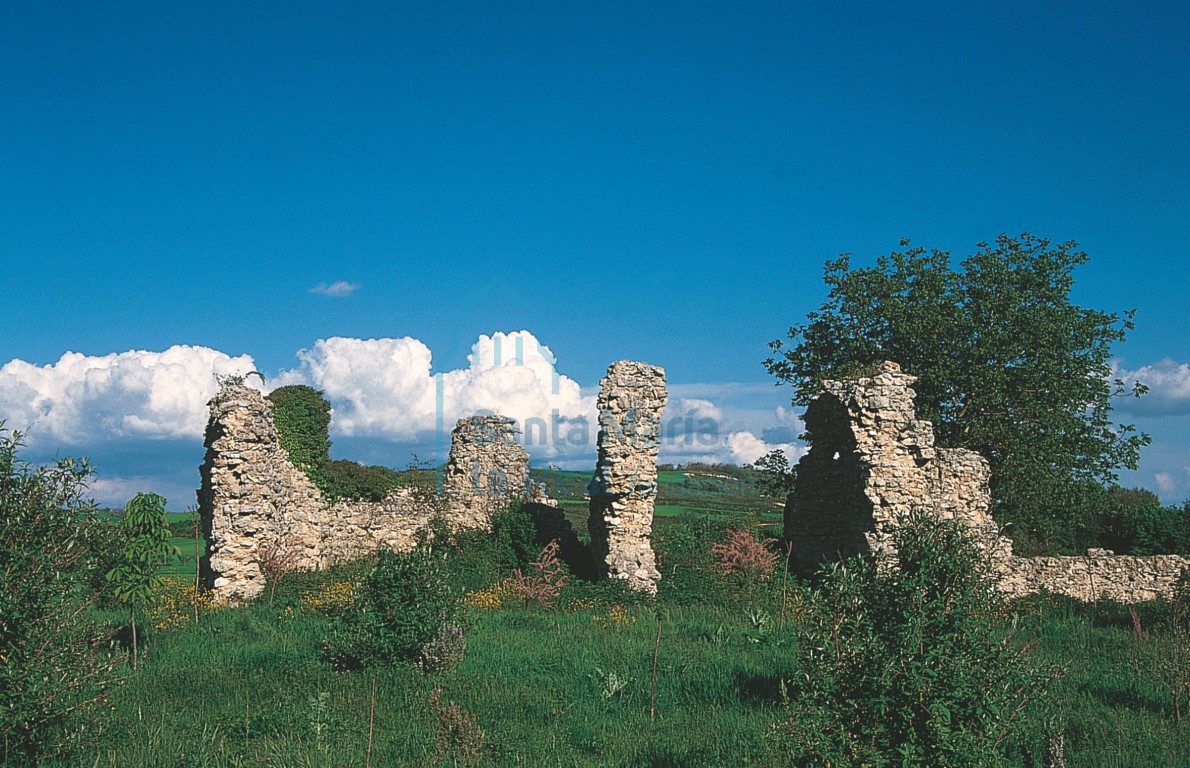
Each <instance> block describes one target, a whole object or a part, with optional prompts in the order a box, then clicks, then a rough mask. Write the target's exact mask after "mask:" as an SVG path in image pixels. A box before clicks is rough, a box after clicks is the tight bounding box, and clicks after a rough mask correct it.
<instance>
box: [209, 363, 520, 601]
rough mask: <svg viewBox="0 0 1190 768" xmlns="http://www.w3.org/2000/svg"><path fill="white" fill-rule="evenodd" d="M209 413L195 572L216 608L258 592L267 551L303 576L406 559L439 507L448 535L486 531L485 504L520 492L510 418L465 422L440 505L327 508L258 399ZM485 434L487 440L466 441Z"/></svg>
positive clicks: (393, 501) (405, 497)
mask: <svg viewBox="0 0 1190 768" xmlns="http://www.w3.org/2000/svg"><path fill="white" fill-rule="evenodd" d="M209 407H210V420H209V421H208V424H207V432H206V441H205V445H206V458H205V460H204V462H203V465H202V467H201V469H200V473H201V477H202V485H201V487H200V489H199V490H198V505H199V513H200V516H201V520H202V527H203V536H204V538H205V539H206V541H207V542H208V548H207V555H206V556H205V557H204V558H203V560H202V563H201V569H202V575H203V579H204V581H205V582H206V583H207V585H208V586H209V587H210V588H211V589H213V591H214V592H215V595H216V597H217V599H219V600H224V601H229V602H233V603H241V602H247V601H250V600H252V599H254V598H255V597H256V596H258V595H259V594H260V593H261V592H262V591H263V590H264V587H265V578H264V575H263V574H262V572H261V569H260V560H261V557H262V550H264V549H266V548H273V549H274V550H276V551H280V552H283V553H285V554H286V555H291V556H293V558H294V560H293V563H292V565H293V567H294V568H297V569H302V570H317V569H321V568H327V567H330V566H332V565H335V564H338V563H342V562H346V561H348V560H352V559H354V558H358V557H361V556H363V555H366V554H369V553H372V552H375V551H377V550H380V549H392V550H395V551H407V550H410V549H412V548H413V547H414V546H415V545H416V542H417V536H418V533H419V532H420V531H421V530H422V529H423V528H425V527H426V526H427V525H428V523H429V522H430V519H431V518H432V517H433V515H434V513H435V512H436V511H439V510H440V509H442V510H443V511H444V512H445V514H446V517H447V520H448V523H449V524H451V525H452V526H454V527H485V528H486V527H488V526H489V524H490V519H489V517H488V515H489V513H490V511H491V509H492V508H493V506H496V505H499V504H500V503H502V502H504V501H506V500H507V499H508V498H509V496H510V495H522V494H523V493H524V489H525V478H526V476H527V474H528V456H527V455H526V454H525V452H524V449H523V448H521V447H520V446H519V445H517V443H516V440H515V427H514V426H513V425H512V422H511V420H509V419H504V418H502V417H498V416H492V417H473V418H471V419H464V420H461V421H460V423H459V425H458V426H457V427H456V428H455V431H454V434H453V435H452V444H451V458H450V460H449V461H448V467H453V468H455V470H456V475H455V476H453V477H452V476H451V475H450V474H449V473H448V476H447V480H446V482H447V483H449V488H450V493H449V494H448V496H447V497H446V498H445V500H444V501H443V500H439V499H437V498H435V497H432V496H428V495H425V494H422V493H419V492H417V491H415V490H412V489H406V488H399V489H396V490H393V491H391V492H390V493H389V494H388V495H387V496H386V497H385V498H384V499H383V500H382V501H379V502H368V501H347V500H339V501H335V502H331V501H330V500H328V499H327V498H325V497H324V496H323V495H322V492H321V491H319V489H318V488H317V487H316V486H315V485H314V483H313V482H311V481H310V479H309V478H308V477H307V476H306V474H305V473H304V472H302V471H301V470H300V469H298V468H297V467H295V466H294V465H293V463H292V462H291V461H290V459H289V456H288V454H287V453H286V452H285V450H284V449H283V448H282V447H281V443H280V440H279V439H278V435H277V429H276V427H275V426H274V423H273V413H272V406H271V404H270V403H269V402H268V401H267V400H266V399H265V398H264V397H263V396H262V395H261V394H260V393H259V392H257V391H256V390H254V389H250V388H248V387H245V386H243V385H242V384H236V383H232V384H229V385H225V386H224V387H222V388H221V390H220V391H219V393H218V394H217V395H216V396H215V397H214V398H213V399H212V400H211V402H210V403H209ZM493 435H494V436H496V439H494V440H484V441H482V442H478V443H477V442H473V441H474V440H476V439H478V438H481V437H483V436H493ZM456 454H457V455H456ZM497 478H499V482H498V483H497V482H495V481H496V479H497ZM472 479H475V480H476V481H477V483H478V485H475V486H473V485H472V484H471V480H472ZM493 490H503V491H505V492H506V493H507V494H508V495H505V496H502V497H501V496H498V495H493V493H492V491H493Z"/></svg>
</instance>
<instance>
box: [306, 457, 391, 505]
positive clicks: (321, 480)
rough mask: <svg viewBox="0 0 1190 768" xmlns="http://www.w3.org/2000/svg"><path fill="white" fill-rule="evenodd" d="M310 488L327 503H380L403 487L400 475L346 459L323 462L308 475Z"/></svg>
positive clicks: (385, 468)
mask: <svg viewBox="0 0 1190 768" xmlns="http://www.w3.org/2000/svg"><path fill="white" fill-rule="evenodd" d="M311 479H312V480H313V481H314V484H315V485H317V486H318V489H319V490H321V491H322V493H323V494H324V495H325V496H327V497H328V498H330V499H357V500H361V501H381V500H383V499H384V497H385V496H387V495H388V493H389V491H391V490H393V489H394V488H400V487H401V486H403V485H404V484H405V481H404V478H403V476H402V475H401V473H400V472H398V471H396V470H395V469H389V468H388V467H379V466H368V465H364V464H359V463H356V462H354V461H348V460H346V459H330V460H327V461H324V462H323V463H322V464H321V465H319V466H318V467H317V469H316V470H315V471H314V472H313V474H312V475H311Z"/></svg>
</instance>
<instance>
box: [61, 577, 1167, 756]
mask: <svg viewBox="0 0 1190 768" xmlns="http://www.w3.org/2000/svg"><path fill="white" fill-rule="evenodd" d="M336 578H338V577H337V576H336V574H335V573H334V572H330V573H323V574H307V575H295V576H293V577H291V578H290V580H289V581H288V582H287V583H285V584H284V585H283V588H282V591H281V593H280V594H279V596H278V598H277V600H276V602H275V603H274V604H272V605H267V604H257V605H253V606H249V607H245V608H235V609H223V610H219V611H216V612H214V613H210V614H208V615H204V617H203V618H202V620H201V621H200V623H199V624H197V625H195V624H193V623H192V621H191V620H190V619H189V617H188V615H186V616H184V617H183V618H184V620H183V621H181V623H180V624H179V625H178V626H177V627H176V628H172V629H164V630H160V629H159V630H152V629H150V630H149V631H148V636H147V638H146V646H145V647H146V649H147V650H146V654H147V655H146V662H145V665H144V667H143V669H141V670H140V671H137V672H133V671H131V670H126V678H125V681H124V683H123V684H122V685H119V686H118V687H116V688H114V689H113V690H112V691H111V693H110V702H109V704H108V706H110V716H108V717H107V718H106V719H105V721H104V732H103V733H102V734H101V738H97V739H96V740H95V742H94V745H93V747H92V748H91V749H90V750H89V751H88V752H87V753H86V754H85V755H83V756H81V757H80V758H78V760H79V761H78V762H77V763H75V764H78V765H88V766H112V768H116V767H117V766H119V767H120V768H125V767H126V766H191V765H193V766H361V765H363V764H364V760H365V757H366V750H367V744H368V723H369V710H370V707H371V705H372V698H371V690H372V685H373V681H374V682H375V685H376V698H375V712H374V727H373V748H372V749H373V752H372V765H384V766H390V765H399V766H423V765H426V766H429V765H466V764H477V765H485V766H489V765H490V766H547V765H549V766H554V765H563V766H721V765H763V766H779V765H783V764H785V763H784V762H783V757H784V755H785V753H786V749H787V746H786V745H785V743H784V742H783V741H782V738H781V736H780V727H779V726H780V723H781V722H782V721H783V719H784V718H786V717H787V711H786V708H785V704H784V702H783V700H782V695H781V685H782V680H787V681H792V680H793V679H794V676H795V675H796V673H797V670H796V669H795V667H794V665H793V661H792V659H793V651H794V648H795V646H796V638H795V634H796V628H797V623H796V621H797V618H796V614H795V613H794V612H791V611H790V612H787V614H786V619H787V620H786V621H785V623H784V624H783V625H782V624H781V623H780V622H779V620H778V619H779V617H780V615H781V614H780V613H779V611H780V590H779V589H778V587H777V585H773V586H772V587H770V588H767V589H765V590H763V591H762V592H759V593H752V594H751V595H747V596H744V595H736V596H734V597H733V598H732V599H731V600H723V599H722V598H723V595H719V598H718V599H716V600H714V601H708V602H693V603H691V604H687V605H679V604H674V603H673V602H658V603H656V604H654V603H640V604H635V605H633V604H628V605H622V606H616V607H613V605H614V604H613V603H609V602H607V600H606V595H604V594H603V593H602V592H600V591H599V590H597V589H596V588H595V587H591V586H580V587H577V588H575V589H572V590H571V591H570V592H569V593H568V595H567V597H566V601H565V603H564V605H563V607H562V608H561V609H560V610H559V611H557V612H545V611H542V610H541V609H531V608H526V607H524V606H520V605H513V606H502V607H499V608H496V609H494V610H480V609H472V610H471V611H470V613H469V616H470V621H471V629H470V631H469V633H468V636H467V654H466V657H465V659H464V661H463V663H462V664H461V665H460V666H459V667H458V668H457V669H455V670H453V671H450V672H444V673H439V674H435V675H424V674H422V673H421V672H418V671H417V670H415V669H413V668H412V667H408V666H393V667H384V668H380V669H378V670H375V672H367V671H365V672H350V673H343V672H336V671H335V670H334V669H333V668H332V667H331V666H330V665H329V664H328V663H327V662H326V661H325V660H324V659H323V658H322V655H321V649H322V640H323V637H324V636H325V633H326V629H327V620H326V619H325V618H324V617H322V616H320V615H318V614H317V613H315V612H313V611H311V610H309V609H308V608H307V607H306V606H307V605H308V602H309V601H308V598H307V599H304V598H303V595H307V596H308V595H310V594H318V593H319V592H320V590H321V591H325V590H326V589H327V585H328V584H332V583H334V582H335V580H336ZM749 607H751V608H752V609H753V613H752V614H751V615H750V613H749ZM175 610H177V611H179V612H180V613H183V614H186V610H185V606H182V607H181V608H180V609H175ZM756 611H760V612H762V613H765V614H767V615H768V616H770V617H771V618H770V620H769V621H768V622H767V623H765V624H764V626H758V625H757V622H756V621H755V619H754V616H755V615H756ZM658 616H660V618H661V622H662V627H661V628H662V634H661V643H660V647H659V654H658V666H657V683H656V692H655V698H653V699H651V695H650V694H651V691H650V686H651V674H652V655H653V649H654V642H655V639H656V631H657V622H658ZM111 618H112V620H116V618H117V617H115V616H112V617H111ZM1014 620H1016V621H1019V622H1021V623H1022V624H1024V625H1026V626H1027V629H1026V634H1027V636H1028V639H1029V640H1030V641H1031V642H1034V643H1036V649H1035V653H1037V654H1038V655H1039V656H1040V657H1042V658H1044V659H1046V660H1049V661H1052V662H1055V663H1058V664H1061V665H1062V666H1063V667H1064V668H1065V670H1066V676H1065V677H1064V678H1063V679H1062V680H1060V681H1059V682H1058V683H1057V684H1056V686H1055V687H1054V689H1053V690H1052V691H1051V693H1050V696H1051V698H1052V700H1053V701H1055V702H1058V703H1059V706H1058V708H1057V710H1056V711H1057V712H1058V715H1057V717H1058V718H1059V722H1057V723H1055V724H1052V727H1054V728H1059V729H1060V730H1061V731H1062V732H1063V733H1064V734H1065V750H1066V759H1067V760H1068V764H1069V765H1077V766H1176V765H1185V764H1186V763H1185V762H1184V759H1185V758H1184V745H1185V744H1186V743H1187V737H1188V735H1190V733H1188V726H1187V725H1186V724H1182V725H1180V726H1179V725H1178V724H1176V723H1175V722H1174V718H1173V710H1172V705H1171V703H1170V701H1169V698H1168V696H1166V695H1165V694H1164V693H1163V690H1162V689H1161V688H1160V687H1159V686H1158V685H1156V684H1155V681H1154V679H1153V678H1152V676H1151V675H1150V674H1147V673H1146V672H1145V670H1143V669H1142V668H1140V667H1138V665H1137V663H1136V661H1135V656H1134V638H1133V635H1132V631H1131V629H1130V628H1129V627H1128V626H1125V624H1126V622H1127V618H1126V614H1123V613H1122V612H1121V610H1120V609H1119V608H1118V607H1110V606H1109V607H1096V606H1090V607H1077V606H1073V605H1071V604H1069V603H1067V602H1045V601H1034V602H1033V603H1029V604H1022V605H1019V606H1018V607H1017V609H1016V614H1015V616H1014ZM435 691H439V692H440V693H439V704H438V708H437V709H435V707H434V706H433V705H431V700H432V697H433V695H434V692H435ZM651 703H652V705H653V708H654V713H655V714H654V715H653V716H652V717H651V716H650V708H651V707H650V705H651ZM451 705H453V706H454V708H453V709H452V708H451ZM464 712H465V713H466V715H465V716H464V715H461V714H460V713H464ZM460 717H462V718H463V719H462V720H460V719H459V718H460ZM452 729H453V730H452ZM1041 729H1042V725H1038V726H1037V727H1036V729H1035V730H1034V731H1032V732H1030V733H1029V734H1028V736H1029V739H1026V742H1025V743H1022V744H1021V745H1019V752H1020V759H1019V761H1017V762H1015V763H1014V764H1018V765H1044V763H1043V762H1040V760H1041V759H1042V757H1041V755H1042V746H1041V745H1042V739H1043V733H1042V730H1041ZM452 734H453V736H452ZM479 734H482V736H481V737H480V736H479ZM455 737H457V738H459V739H462V740H463V741H462V742H455V741H452V738H455ZM480 739H481V741H482V743H481V746H479V747H478V748H477V752H478V754H479V755H480V757H479V761H478V762H477V763H468V760H469V759H470V758H469V753H468V751H467V750H468V747H466V746H465V744H472V745H476V744H479V743H480V741H479V740H480ZM1030 761H1036V762H1030Z"/></svg>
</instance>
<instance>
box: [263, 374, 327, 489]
mask: <svg viewBox="0 0 1190 768" xmlns="http://www.w3.org/2000/svg"><path fill="white" fill-rule="evenodd" d="M268 400H269V402H270V403H272V404H273V423H274V424H275V425H276V427H277V435H278V437H279V438H280V440H281V447H282V448H284V449H285V452H286V453H288V454H289V460H290V461H292V462H293V465H294V466H295V467H297V468H298V469H301V470H302V471H304V472H305V473H306V474H307V475H310V470H311V469H317V468H318V467H321V466H322V465H323V464H324V463H325V462H327V461H329V460H330V450H331V439H330V426H331V404H330V403H329V402H327V399H326V398H325V397H323V394H322V392H321V391H319V390H317V389H314V388H313V387H307V386H305V385H302V384H297V385H293V386H288V387H280V388H278V389H274V390H273V391H272V392H270V393H269V395H268ZM310 479H312V480H313V479H314V478H313V475H311V478H310Z"/></svg>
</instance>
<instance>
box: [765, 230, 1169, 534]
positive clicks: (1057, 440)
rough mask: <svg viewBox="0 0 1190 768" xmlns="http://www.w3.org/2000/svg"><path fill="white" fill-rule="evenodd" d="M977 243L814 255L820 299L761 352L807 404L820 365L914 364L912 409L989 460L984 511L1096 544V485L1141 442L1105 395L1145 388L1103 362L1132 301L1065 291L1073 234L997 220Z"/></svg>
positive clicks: (1101, 490) (1125, 463)
mask: <svg viewBox="0 0 1190 768" xmlns="http://www.w3.org/2000/svg"><path fill="white" fill-rule="evenodd" d="M901 245H902V247H904V246H907V245H908V241H902V243H901ZM978 249H979V250H977V251H976V252H975V253H974V254H972V255H971V256H969V257H968V258H966V259H964V260H963V262H962V264H961V265H960V268H959V269H955V268H953V267H952V266H951V262H950V254H949V253H947V252H945V251H938V250H934V251H927V250H926V249H924V248H908V249H906V250H902V251H894V252H893V253H891V254H889V255H888V256H881V257H880V258H879V259H877V261H876V265H875V266H874V267H865V268H854V269H853V268H852V266H851V261H850V258H849V257H848V256H841V257H840V258H838V259H837V260H834V261H831V262H828V263H827V265H826V271H825V281H826V284H827V286H828V288H829V293H828V299H827V301H826V303H824V304H823V305H822V307H821V308H820V309H818V310H817V311H815V312H811V313H810V314H809V315H808V317H807V320H806V322H805V323H801V324H797V325H794V326H793V327H791V328H790V329H789V333H788V341H786V340H780V339H778V340H776V341H773V342H772V343H771V345H770V346H771V347H772V349H773V352H774V356H773V357H772V358H770V359H769V360H768V361H766V367H767V368H768V370H769V372H770V373H772V374H773V375H774V376H776V377H777V378H778V379H779V380H780V381H786V382H790V383H792V384H793V385H794V386H795V387H796V394H795V397H794V402H795V403H797V404H801V405H805V404H806V403H808V401H809V400H810V398H811V397H813V396H814V395H815V394H816V393H817V392H818V390H819V386H820V383H821V382H822V380H823V379H837V378H841V377H845V376H847V375H849V374H856V373H859V372H861V371H863V370H865V369H867V368H868V367H869V366H872V365H874V364H876V363H879V362H880V361H882V360H892V361H895V362H897V363H900V364H901V366H902V367H903V368H904V369H905V370H906V371H907V372H909V373H912V374H914V375H916V376H918V382H917V384H916V385H915V389H916V391H917V411H918V415H919V416H920V417H921V418H924V419H930V420H931V421H933V422H934V425H935V428H936V429H937V433H938V439H939V443H940V444H942V445H948V446H953V447H963V448H969V449H972V450H975V451H978V452H979V453H980V454H981V455H983V456H984V457H986V458H987V459H988V461H989V462H990V463H991V468H992V480H991V482H992V495H993V499H994V502H995V505H994V508H993V513H994V515H995V516H996V519H997V521H998V522H999V523H1000V524H1001V525H1002V526H1004V527H1005V528H1006V532H1007V533H1008V534H1009V535H1010V536H1012V538H1013V541H1014V544H1015V546H1016V549H1017V550H1018V551H1019V552H1020V553H1022V554H1040V553H1052V552H1078V551H1079V550H1081V549H1085V548H1086V547H1087V546H1095V545H1096V543H1095V542H1094V541H1093V540H1092V539H1091V536H1090V534H1091V533H1092V532H1093V523H1092V520H1093V517H1094V515H1095V514H1096V513H1097V512H1098V511H1099V510H1100V509H1101V508H1102V506H1103V501H1104V494H1105V489H1106V488H1107V487H1110V486H1112V485H1113V484H1114V483H1115V480H1116V471H1117V469H1118V468H1120V467H1128V468H1130V469H1135V468H1136V464H1137V459H1138V456H1139V451H1140V448H1141V447H1142V446H1144V445H1146V444H1147V443H1148V437H1147V436H1146V435H1143V434H1139V433H1137V431H1136V430H1135V428H1134V427H1132V426H1131V425H1127V424H1116V423H1114V422H1113V420H1112V405H1111V401H1112V398H1113V397H1114V396H1117V395H1124V394H1137V395H1139V394H1142V393H1143V391H1144V388H1143V387H1142V386H1140V385H1139V384H1135V385H1129V384H1128V383H1127V382H1123V381H1118V380H1116V379H1115V378H1114V377H1113V372H1112V368H1111V357H1112V345H1113V344H1115V343H1116V342H1119V341H1122V340H1123V339H1124V337H1125V335H1126V333H1127V332H1128V331H1130V330H1132V327H1133V322H1132V319H1133V312H1131V311H1128V312H1124V313H1122V314H1117V313H1115V312H1104V311H1100V310H1093V309H1086V308H1083V307H1079V306H1077V305H1075V304H1073V303H1071V300H1070V294H1071V289H1072V288H1073V285H1074V269H1075V268H1076V267H1078V266H1080V265H1082V264H1084V263H1085V262H1086V261H1087V255H1086V253H1084V252H1082V251H1079V250H1078V247H1077V244H1075V243H1073V242H1069V243H1062V244H1053V243H1051V242H1050V241H1049V240H1046V239H1043V238H1037V237H1034V236H1032V235H1029V234H1024V235H1021V236H1020V237H1016V238H1014V237H1008V236H1006V235H1001V236H1000V237H998V238H996V241H995V242H994V243H991V244H989V243H980V244H979V246H978Z"/></svg>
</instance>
